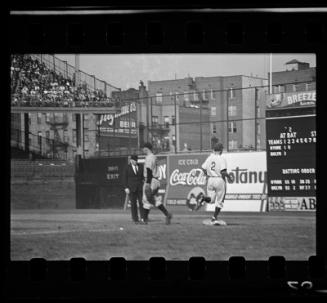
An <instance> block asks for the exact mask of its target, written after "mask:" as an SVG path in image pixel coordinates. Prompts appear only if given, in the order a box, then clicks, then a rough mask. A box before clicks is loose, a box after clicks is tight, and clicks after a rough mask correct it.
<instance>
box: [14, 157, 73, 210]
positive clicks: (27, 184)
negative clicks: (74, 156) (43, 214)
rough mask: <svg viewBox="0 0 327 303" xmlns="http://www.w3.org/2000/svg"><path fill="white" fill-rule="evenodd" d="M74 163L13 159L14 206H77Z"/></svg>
mask: <svg viewBox="0 0 327 303" xmlns="http://www.w3.org/2000/svg"><path fill="white" fill-rule="evenodd" d="M74 173H75V170H74V164H72V163H69V162H66V161H55V160H54V161H52V160H36V161H29V160H12V161H11V180H10V181H11V182H10V203H11V208H12V209H44V208H47V209H68V208H70V209H71V208H75V207H76V205H75V204H76V203H75V200H76V197H75V193H76V191H75V179H74Z"/></svg>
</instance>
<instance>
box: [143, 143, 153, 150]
mask: <svg viewBox="0 0 327 303" xmlns="http://www.w3.org/2000/svg"><path fill="white" fill-rule="evenodd" d="M144 147H145V148H148V149H150V150H152V144H151V143H149V142H147V143H144V145H143V148H144Z"/></svg>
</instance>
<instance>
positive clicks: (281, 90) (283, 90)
mask: <svg viewBox="0 0 327 303" xmlns="http://www.w3.org/2000/svg"><path fill="white" fill-rule="evenodd" d="M278 92H279V93H284V92H285V86H284V85H278Z"/></svg>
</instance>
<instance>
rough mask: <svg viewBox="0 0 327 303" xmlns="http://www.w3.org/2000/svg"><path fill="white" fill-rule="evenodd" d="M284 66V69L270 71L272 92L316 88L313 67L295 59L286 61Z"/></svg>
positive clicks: (312, 89) (314, 69)
mask: <svg viewBox="0 0 327 303" xmlns="http://www.w3.org/2000/svg"><path fill="white" fill-rule="evenodd" d="M285 66H286V70H284V71H279V72H273V73H272V88H273V91H272V93H273V94H279V93H293V92H301V91H302V92H303V91H315V90H316V68H315V67H310V64H309V63H306V62H300V61H298V60H295V59H294V60H291V61H289V62H286V64H285ZM268 77H269V75H268Z"/></svg>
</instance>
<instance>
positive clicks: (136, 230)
mask: <svg viewBox="0 0 327 303" xmlns="http://www.w3.org/2000/svg"><path fill="white" fill-rule="evenodd" d="M170 210H171V211H172V212H173V214H174V217H173V220H172V224H171V225H165V221H164V217H163V215H162V214H161V213H160V212H159V211H158V210H152V211H151V213H150V222H149V224H148V225H135V224H134V223H132V222H131V218H130V211H129V210H127V211H123V210H111V209H105V210H99V209H97V210H76V209H73V210H59V209H58V210H46V209H43V210H12V213H11V259H12V260H29V259H31V258H34V257H42V258H45V259H47V260H68V259H70V258H73V257H84V258H85V259H87V260H108V259H110V258H111V257H116V256H122V257H125V258H126V259H127V260H147V259H149V258H150V257H153V256H163V257H165V258H166V259H169V260H188V259H189V258H190V257H192V256H203V257H205V258H206V259H208V260H228V258H229V257H230V256H244V257H245V258H246V259H247V260H267V259H268V258H269V256H273V255H283V256H284V257H285V258H286V260H306V259H307V258H308V257H309V256H311V255H314V254H315V245H316V244H315V243H316V241H315V222H316V219H315V213H314V212H307V213H305V212H275V213H274V212H270V213H269V212H268V213H221V219H223V220H225V221H226V223H227V224H228V225H227V226H206V225H203V224H202V221H203V220H204V219H206V218H208V217H209V216H210V214H209V213H207V212H205V211H198V212H190V211H188V210H186V209H185V208H184V207H183V208H181V209H178V208H177V207H176V208H170Z"/></svg>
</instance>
